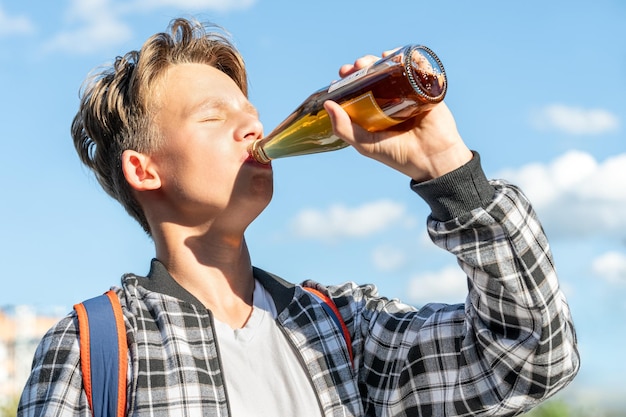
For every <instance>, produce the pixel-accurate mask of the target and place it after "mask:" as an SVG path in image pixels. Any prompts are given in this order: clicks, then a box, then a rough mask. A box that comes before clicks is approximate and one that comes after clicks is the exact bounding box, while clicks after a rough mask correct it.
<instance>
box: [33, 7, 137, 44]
mask: <svg viewBox="0 0 626 417" xmlns="http://www.w3.org/2000/svg"><path fill="white" fill-rule="evenodd" d="M66 17H67V20H68V22H69V23H70V24H71V25H73V26H74V28H72V29H68V30H65V31H63V32H60V33H58V34H57V35H55V36H53V37H52V38H51V39H50V40H49V41H48V42H46V43H45V45H44V48H45V50H46V51H48V52H55V51H63V52H70V53H78V54H85V53H90V52H95V51H98V50H101V49H102V48H106V47H109V46H114V45H119V44H121V43H123V42H125V41H127V40H129V39H130V38H131V37H132V30H131V28H130V26H129V25H128V24H126V23H125V22H124V21H123V20H122V18H121V16H120V12H119V10H117V8H116V5H115V4H114V3H113V2H110V1H109V0H73V1H72V2H71V5H70V8H69V10H68V11H67V13H66Z"/></svg>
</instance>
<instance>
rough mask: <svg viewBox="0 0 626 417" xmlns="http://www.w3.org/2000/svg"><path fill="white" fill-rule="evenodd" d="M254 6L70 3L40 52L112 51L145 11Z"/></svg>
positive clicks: (217, 0)
mask: <svg viewBox="0 0 626 417" xmlns="http://www.w3.org/2000/svg"><path fill="white" fill-rule="evenodd" d="M255 3H256V0H232V1H224V0H136V1H134V2H124V1H116V0H72V1H71V4H70V8H69V9H68V11H67V12H66V18H67V21H68V27H66V28H64V29H63V30H62V31H61V32H59V33H57V34H56V35H54V36H53V37H52V38H51V39H50V40H49V41H48V42H46V43H45V44H44V50H46V51H48V52H56V51H62V52H69V53H74V54H88V53H92V52H96V51H99V50H102V49H103V48H108V47H115V46H117V45H120V44H122V43H124V42H126V41H128V40H130V39H131V38H132V36H133V30H132V26H131V25H130V24H129V23H127V22H126V18H127V17H128V16H132V15H136V14H138V13H142V12H145V11H147V10H155V9H159V8H166V7H175V8H176V9H178V10H186V11H187V12H189V13H190V12H193V11H197V10H203V11H209V10H214V11H219V12H227V11H233V10H245V9H248V8H250V7H252V6H253V5H254V4H255ZM0 22H2V15H1V11H0ZM163 29H165V28H163ZM0 30H1V29H0Z"/></svg>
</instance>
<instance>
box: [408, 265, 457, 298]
mask: <svg viewBox="0 0 626 417" xmlns="http://www.w3.org/2000/svg"><path fill="white" fill-rule="evenodd" d="M407 296H408V300H407V301H409V302H413V303H415V304H423V303H428V302H441V303H448V304H457V303H463V302H465V298H466V297H467V276H466V275H465V273H464V272H463V270H461V268H460V267H458V266H449V267H445V268H443V269H441V270H440V271H437V272H426V273H423V274H419V275H416V276H415V277H413V278H411V279H410V280H409V284H408V289H407Z"/></svg>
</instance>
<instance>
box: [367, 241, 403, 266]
mask: <svg viewBox="0 0 626 417" xmlns="http://www.w3.org/2000/svg"><path fill="white" fill-rule="evenodd" d="M406 261H407V255H406V253H405V252H404V250H402V249H400V248H396V247H391V246H379V247H377V248H376V249H374V250H373V251H372V262H374V266H375V267H376V268H377V269H379V270H381V271H393V270H396V269H398V268H400V267H402V266H403V265H404V264H405V263H406Z"/></svg>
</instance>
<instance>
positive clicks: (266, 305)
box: [215, 282, 321, 417]
mask: <svg viewBox="0 0 626 417" xmlns="http://www.w3.org/2000/svg"><path fill="white" fill-rule="evenodd" d="M253 297H254V302H253V304H254V306H253V309H252V314H251V315H250V318H249V319H248V322H247V323H246V325H245V327H243V328H242V329H235V330H233V329H232V328H231V327H230V326H228V325H227V324H225V323H222V322H219V321H217V320H215V330H216V333H217V340H218V344H219V348H220V356H221V360H222V366H223V370H224V379H225V382H226V390H227V393H228V402H229V404H230V408H231V412H232V416H233V417H247V416H251V417H252V416H253V417H263V416H267V417H281V416H288V417H293V416H298V417H320V416H321V412H320V408H319V405H318V402H317V398H316V396H315V392H314V391H313V387H312V386H311V382H310V381H309V377H308V375H307V373H306V371H305V370H304V369H303V368H302V365H300V362H299V361H298V357H297V356H296V354H295V353H294V351H293V348H292V347H291V345H290V344H289V343H288V341H287V340H286V336H285V335H284V334H283V333H282V331H281V330H280V329H279V327H278V324H277V323H276V321H275V318H276V315H277V314H276V306H275V305H274V301H273V300H272V298H271V297H270V295H269V294H268V293H267V291H266V290H265V289H264V288H263V286H262V285H260V284H259V283H258V282H255V286H254V296H253Z"/></svg>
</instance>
